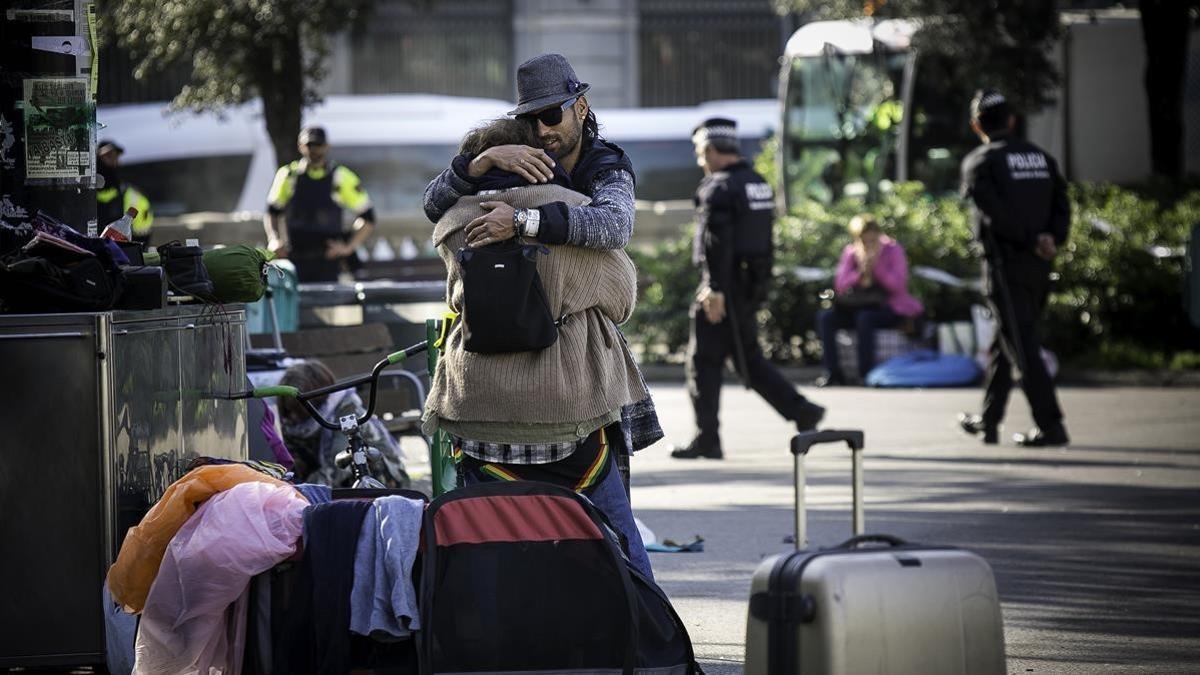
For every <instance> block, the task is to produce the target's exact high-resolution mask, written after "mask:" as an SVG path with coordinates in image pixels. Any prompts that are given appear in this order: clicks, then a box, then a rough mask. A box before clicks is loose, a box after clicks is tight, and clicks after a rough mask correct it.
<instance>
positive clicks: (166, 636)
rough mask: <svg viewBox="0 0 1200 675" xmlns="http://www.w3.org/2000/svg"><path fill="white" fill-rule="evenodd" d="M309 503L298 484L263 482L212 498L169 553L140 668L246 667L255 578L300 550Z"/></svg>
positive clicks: (145, 619)
mask: <svg viewBox="0 0 1200 675" xmlns="http://www.w3.org/2000/svg"><path fill="white" fill-rule="evenodd" d="M306 506H308V502H307V501H305V499H304V498H303V497H301V496H300V494H299V493H298V492H296V490H295V489H294V488H292V487H289V486H285V487H280V486H275V485H269V484H266V483H257V482H255V483H243V484H241V485H237V486H235V487H233V488H231V489H229V490H227V491H225V492H222V493H220V494H218V495H216V496H214V497H213V498H212V499H210V500H208V501H207V502H205V503H204V504H203V505H202V506H201V507H200V509H199V510H198V511H196V513H195V514H194V515H193V516H192V517H191V518H189V519H188V521H187V522H186V523H185V524H184V525H183V527H182V528H180V530H179V532H178V533H177V534H176V535H175V537H174V538H173V539H172V540H171V544H170V545H169V546H168V547H167V552H166V555H165V556H163V562H162V567H160V568H159V571H158V576H157V577H155V579H154V584H153V585H152V586H151V587H150V593H149V595H148V597H147V598H146V608H145V610H144V611H143V612H142V621H141V625H140V626H139V628H138V635H137V643H136V646H135V651H136V659H137V660H136V663H135V666H134V671H133V672H134V673H135V674H159V673H162V674H167V673H170V674H171V675H178V674H187V673H201V674H202V675H210V673H212V672H219V673H221V674H222V675H237V674H238V673H240V672H241V666H242V652H243V650H244V648H245V632H246V601H247V591H248V589H249V584H250V579H251V577H253V576H254V575H256V574H259V573H261V572H265V571H266V570H268V569H270V568H271V567H273V566H275V565H277V564H279V563H280V562H282V561H284V560H286V559H287V558H289V557H290V556H292V555H293V554H294V553H295V552H296V545H297V543H298V541H299V539H300V534H301V531H302V529H303V511H304V508H305V507H306Z"/></svg>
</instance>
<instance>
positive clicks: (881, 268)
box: [833, 237, 925, 316]
mask: <svg viewBox="0 0 1200 675" xmlns="http://www.w3.org/2000/svg"><path fill="white" fill-rule="evenodd" d="M881 245H882V246H883V249H882V250H881V251H880V252H879V262H877V263H875V282H876V283H878V284H879V285H880V286H882V287H883V288H884V289H885V290H887V292H888V306H889V307H891V309H892V311H893V312H895V313H897V314H899V315H900V316H917V315H918V314H920V313H922V312H924V311H925V306H924V305H922V304H921V301H920V300H917V299H916V298H914V297H913V296H911V295H909V294H908V258H907V257H906V256H905V255H904V247H903V246H901V245H900V244H898V243H896V241H895V240H894V239H891V238H890V237H884V238H883V239H882V240H881ZM860 278H862V273H861V272H860V271H859V269H858V259H857V258H856V257H854V244H847V245H846V248H844V249H842V259H841V260H840V261H838V267H837V275H836V276H835V277H834V280H833V289H834V290H835V291H837V292H838V293H845V292H846V291H848V290H850V289H851V288H853V287H854V285H855V284H857V283H858V280H859V279H860Z"/></svg>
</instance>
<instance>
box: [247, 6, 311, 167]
mask: <svg viewBox="0 0 1200 675" xmlns="http://www.w3.org/2000/svg"><path fill="white" fill-rule="evenodd" d="M267 45H268V48H267V49H266V50H265V51H264V53H263V55H262V61H261V63H262V67H261V68H260V69H259V78H258V89H259V91H260V92H261V94H262V103H263V122H264V123H265V124H266V127H267V135H268V136H269V137H270V138H271V147H273V148H274V149H275V164H276V166H282V165H284V164H287V163H288V162H290V161H292V160H294V159H297V158H298V157H299V151H298V150H297V148H296V138H297V136H299V135H300V119H301V115H302V113H303V111H304V64H303V62H302V59H303V54H302V52H301V47H300V29H299V27H298V26H296V27H293V29H292V30H289V31H288V32H287V33H285V34H281V35H279V36H277V37H276V39H275V40H272V41H270V42H268V43H267Z"/></svg>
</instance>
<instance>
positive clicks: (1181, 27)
mask: <svg viewBox="0 0 1200 675" xmlns="http://www.w3.org/2000/svg"><path fill="white" fill-rule="evenodd" d="M1191 4H1192V3H1191V2H1185V1H1184V0H1139V2H1138V7H1139V9H1140V10H1141V13H1142V39H1143V40H1144V41H1145V43H1146V74H1145V80H1144V81H1145V85H1146V102H1147V104H1148V105H1149V113H1150V164H1151V167H1152V168H1153V170H1154V173H1156V174H1158V175H1160V176H1166V177H1168V178H1181V177H1183V168H1184V167H1183V76H1184V71H1185V69H1186V67H1187V49H1188V32H1189V31H1190V29H1191V24H1190V22H1189V20H1188V7H1189V5H1191Z"/></svg>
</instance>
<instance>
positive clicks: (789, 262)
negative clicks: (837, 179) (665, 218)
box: [626, 148, 1200, 368]
mask: <svg viewBox="0 0 1200 675" xmlns="http://www.w3.org/2000/svg"><path fill="white" fill-rule="evenodd" d="M769 153H770V148H768V150H767V152H766V153H765V154H767V155H769ZM766 161H767V160H764V159H762V158H760V169H764V173H766V174H772V173H773V172H772V171H770V170H769V165H766V166H764V164H765V162H766ZM768 178H769V179H770V178H772V176H770V175H768ZM1071 201H1072V226H1071V238H1070V241H1069V242H1068V244H1067V245H1066V246H1065V247H1064V249H1063V250H1062V252H1061V253H1060V256H1059V259H1058V262H1057V264H1056V270H1057V271H1058V278H1057V279H1056V281H1055V286H1054V291H1053V294H1052V295H1051V298H1050V303H1049V308H1048V311H1047V321H1046V328H1045V337H1046V344H1047V346H1049V347H1050V349H1052V350H1054V351H1055V352H1056V353H1058V354H1059V355H1060V357H1061V358H1063V360H1064V361H1066V362H1077V363H1079V364H1081V365H1092V366H1103V367H1175V368H1195V367H1197V365H1198V364H1200V355H1197V354H1194V353H1192V352H1189V351H1188V350H1196V349H1197V348H1198V346H1200V344H1198V337H1197V332H1196V331H1195V330H1194V329H1193V328H1192V327H1191V326H1190V325H1189V323H1188V320H1187V316H1186V314H1185V312H1184V309H1183V288H1184V269H1185V264H1184V263H1185V261H1184V258H1183V256H1182V255H1180V252H1181V251H1183V250H1184V246H1185V244H1186V240H1187V237H1188V233H1189V232H1190V230H1191V227H1192V224H1193V223H1200V190H1196V191H1191V192H1187V193H1184V194H1182V195H1181V196H1177V197H1176V198H1174V199H1170V200H1162V199H1158V198H1155V197H1151V196H1147V195H1145V194H1142V193H1138V192H1135V191H1131V190H1126V189H1122V188H1118V187H1114V186H1109V185H1076V186H1072V188H1071ZM864 210H867V207H865V206H864V205H863V204H862V203H861V202H860V201H857V200H852V199H848V200H844V201H841V202H838V203H836V204H833V205H832V206H824V205H821V204H818V203H806V204H803V205H801V206H799V207H798V208H796V209H795V210H794V211H793V212H792V213H791V214H790V215H788V216H786V217H782V218H780V219H779V220H778V221H777V223H776V232H775V242H776V259H775V283H774V284H773V287H772V289H771V292H770V295H769V297H768V301H767V306H766V307H767V309H766V310H765V311H763V312H761V313H760V315H759V317H758V318H759V323H760V327H761V335H762V342H763V346H764V349H765V350H766V352H767V353H768V355H769V356H770V358H772V359H774V360H776V361H780V362H788V363H816V362H817V361H818V360H819V357H820V346H819V343H818V341H817V339H816V333H815V314H816V312H817V310H818V309H819V308H820V307H821V303H822V300H821V294H822V292H824V291H826V290H827V289H828V288H829V287H831V286H832V280H831V279H830V280H826V281H815V282H814V281H802V280H801V279H800V278H799V277H798V276H797V275H796V274H795V273H794V270H796V269H797V268H798V267H818V268H824V269H827V270H830V271H832V269H833V268H834V266H835V265H836V263H837V258H838V255H839V254H840V252H841V250H842V248H843V247H844V246H845V245H846V243H848V241H849V235H848V234H847V233H846V223H847V222H848V221H849V220H850V218H851V216H853V215H854V214H856V213H859V212H861V211H864ZM869 210H870V211H871V212H872V213H874V214H875V215H876V217H878V218H879V219H880V220H881V221H882V222H883V223H884V226H885V230H886V231H887V233H888V234H889V235H890V236H892V237H894V238H895V239H896V240H898V241H899V242H900V243H901V244H903V246H904V248H905V250H906V251H907V253H908V257H909V264H910V266H914V267H915V266H920V265H924V266H929V267H935V268H938V269H941V270H944V271H946V272H949V273H950V274H952V275H954V276H956V277H959V278H962V279H971V280H973V279H976V278H978V274H979V262H978V259H977V258H976V257H975V251H976V247H975V245H974V244H973V243H972V236H971V227H970V221H969V215H968V211H967V209H966V208H965V205H964V204H963V203H962V202H961V201H960V200H959V199H958V198H956V197H952V196H944V197H937V196H931V195H929V194H926V193H925V192H923V191H922V188H921V186H920V185H919V184H905V185H900V186H897V188H896V189H895V191H894V192H892V193H891V194H889V195H887V196H885V197H884V198H883V199H882V201H881V202H879V203H878V204H874V205H872V206H871V207H870V209H869ZM1154 247H1158V250H1159V251H1160V255H1154V254H1152V253H1151V252H1150V250H1151V249H1153V248H1154ZM1163 251H1166V252H1170V255H1166V256H1163V255H1161V252H1163ZM633 255H634V260H635V262H636V263H637V266H638V270H639V275H640V277H641V287H640V289H641V290H640V296H641V297H640V300H639V304H638V308H637V311H636V312H635V313H634V316H633V318H632V319H631V321H630V324H629V326H628V327H627V330H626V333H627V335H628V336H629V338H630V340H631V342H632V343H634V345H635V346H636V347H638V348H640V349H641V350H642V351H643V354H644V358H646V359H648V360H652V361H653V360H665V361H676V360H679V359H681V358H682V356H683V350H684V348H685V346H686V344H687V334H688V307H689V305H690V303H691V300H692V297H693V294H694V293H695V290H696V284H697V281H698V273H697V271H696V270H695V268H694V267H693V266H692V264H691V232H688V233H686V234H684V235H683V236H681V237H680V238H679V239H678V240H675V241H669V242H664V243H660V244H658V245H657V246H655V247H654V248H653V249H650V250H643V251H635V252H633ZM910 289H911V290H912V292H913V294H914V295H916V296H917V297H918V298H920V299H921V301H922V302H924V303H925V305H926V309H927V316H928V317H929V318H930V319H932V320H935V321H948V320H966V319H967V318H968V317H969V308H970V305H971V304H973V303H975V302H978V301H979V299H978V296H977V295H976V294H975V293H974V292H971V291H968V290H962V289H955V288H952V287H948V286H945V285H941V284H936V283H933V282H930V281H927V280H924V279H920V278H917V277H915V276H912V277H911V281H910Z"/></svg>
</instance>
